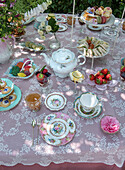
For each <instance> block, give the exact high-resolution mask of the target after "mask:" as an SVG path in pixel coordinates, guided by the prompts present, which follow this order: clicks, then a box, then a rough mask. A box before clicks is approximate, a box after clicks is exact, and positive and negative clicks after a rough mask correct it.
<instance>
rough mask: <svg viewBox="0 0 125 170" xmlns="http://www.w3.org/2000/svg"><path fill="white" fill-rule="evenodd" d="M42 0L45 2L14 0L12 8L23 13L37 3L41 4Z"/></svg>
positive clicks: (40, 0)
mask: <svg viewBox="0 0 125 170" xmlns="http://www.w3.org/2000/svg"><path fill="white" fill-rule="evenodd" d="M43 2H46V0H16V4H15V6H14V8H15V9H16V10H17V11H18V12H19V13H25V12H27V11H29V10H31V8H35V7H36V6H37V4H39V5H40V4H42V3H43Z"/></svg>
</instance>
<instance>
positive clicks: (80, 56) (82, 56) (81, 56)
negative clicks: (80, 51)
mask: <svg viewBox="0 0 125 170" xmlns="http://www.w3.org/2000/svg"><path fill="white" fill-rule="evenodd" d="M80 58H83V59H84V61H83V62H82V63H79V65H83V64H85V62H86V57H85V56H84V55H79V56H78V62H80Z"/></svg>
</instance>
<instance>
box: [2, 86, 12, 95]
mask: <svg viewBox="0 0 125 170" xmlns="http://www.w3.org/2000/svg"><path fill="white" fill-rule="evenodd" d="M10 91H11V87H7V86H6V87H5V88H4V89H3V90H2V94H7V93H9V92H10Z"/></svg>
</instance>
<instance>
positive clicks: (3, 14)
mask: <svg viewBox="0 0 125 170" xmlns="http://www.w3.org/2000/svg"><path fill="white" fill-rule="evenodd" d="M14 3H15V0H4V1H2V3H1V6H0V38H2V39H1V41H4V39H3V38H4V37H6V36H7V35H10V34H12V32H13V29H14V28H15V25H14V24H12V23H14V22H16V21H19V20H20V19H21V16H17V11H16V10H14V8H13V5H14Z"/></svg>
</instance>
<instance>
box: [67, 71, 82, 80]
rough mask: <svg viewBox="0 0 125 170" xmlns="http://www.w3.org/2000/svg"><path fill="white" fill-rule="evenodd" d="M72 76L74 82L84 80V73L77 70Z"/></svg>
mask: <svg viewBox="0 0 125 170" xmlns="http://www.w3.org/2000/svg"><path fill="white" fill-rule="evenodd" d="M70 78H71V80H72V81H74V82H82V80H84V75H83V74H82V73H81V72H79V71H78V70H76V71H73V72H71V73H70Z"/></svg>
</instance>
